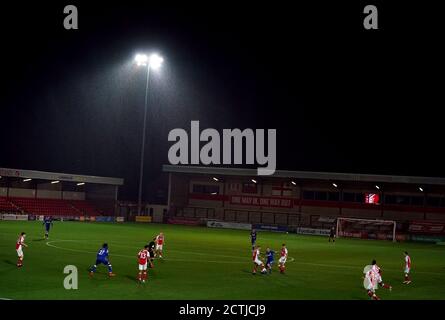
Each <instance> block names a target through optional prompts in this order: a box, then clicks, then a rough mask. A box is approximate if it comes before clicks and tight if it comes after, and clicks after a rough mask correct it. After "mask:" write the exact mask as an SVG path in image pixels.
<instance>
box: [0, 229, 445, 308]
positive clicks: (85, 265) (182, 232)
mask: <svg viewBox="0 0 445 320" xmlns="http://www.w3.org/2000/svg"><path fill="white" fill-rule="evenodd" d="M21 231H25V232H26V233H27V238H26V242H27V244H28V246H29V247H28V248H25V251H24V252H25V259H24V266H23V267H22V268H20V269H19V268H17V267H16V265H15V264H16V260H17V257H16V252H15V242H16V240H17V237H18V234H19V233H20V232H21ZM160 231H162V232H164V234H165V239H166V242H165V245H164V255H165V257H164V259H163V260H156V261H155V268H154V269H149V280H148V282H147V283H145V284H139V283H138V282H137V281H136V275H137V272H138V271H137V258H136V255H137V253H138V251H139V250H140V249H141V248H142V247H143V245H144V244H146V243H147V242H148V241H149V240H150V239H151V238H152V237H153V236H154V235H156V234H157V233H159V232H160ZM103 242H107V243H108V244H109V249H110V261H111V263H112V265H113V271H114V272H115V273H116V277H114V278H108V276H107V269H106V268H105V267H104V266H99V267H98V272H97V273H96V275H95V276H94V277H93V278H91V279H90V278H89V276H88V269H89V267H90V266H91V265H92V264H93V263H94V262H95V257H96V252H97V250H98V249H99V247H100V246H101V244H102V243H103ZM282 243H286V245H287V247H288V250H289V259H288V263H287V269H286V274H284V275H283V274H280V273H279V272H278V271H277V268H276V266H275V267H274V270H273V273H272V274H271V275H261V274H257V275H255V276H254V275H252V274H251V271H252V263H251V247H250V238H249V231H241V230H226V229H210V228H205V227H192V226H176V225H161V224H133V223H126V224H112V223H83V222H55V223H54V227H53V229H52V231H51V234H50V239H49V240H48V241H46V240H44V239H43V226H42V224H41V222H28V221H24V222H18V221H0V298H1V299H358V300H364V299H368V297H367V295H366V292H365V290H364V289H363V281H362V270H363V267H364V266H365V265H368V264H370V262H371V260H372V259H376V260H377V263H378V264H379V265H380V266H381V268H382V270H383V273H382V276H383V280H384V281H385V282H387V283H389V284H391V285H392V286H393V290H392V291H391V292H390V291H387V290H385V289H379V290H378V291H377V293H378V295H380V296H381V298H382V299H384V300H385V299H444V298H445V252H444V251H445V247H444V246H439V245H435V244H420V243H392V242H386V241H373V240H355V239H339V240H338V241H337V242H336V243H335V244H333V243H329V242H328V241H327V238H326V237H317V236H300V235H295V234H283V233H270V232H259V233H258V244H259V245H261V247H262V254H263V253H264V250H265V248H266V247H271V248H273V249H274V250H275V251H277V253H276V259H275V260H277V259H278V255H279V249H280V246H281V244H282ZM405 250H407V251H408V252H409V253H410V255H411V258H412V263H413V269H412V280H413V282H412V283H411V284H410V285H404V284H402V282H403V266H404V259H403V251H405ZM67 265H74V266H76V267H77V269H78V289H77V290H66V289H65V288H64V286H63V282H64V278H65V277H66V276H67V275H66V274H64V273H63V271H64V267H65V266H67Z"/></svg>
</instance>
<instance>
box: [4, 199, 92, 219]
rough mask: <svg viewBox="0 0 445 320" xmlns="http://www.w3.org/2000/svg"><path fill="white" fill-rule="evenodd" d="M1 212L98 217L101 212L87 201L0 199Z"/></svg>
mask: <svg viewBox="0 0 445 320" xmlns="http://www.w3.org/2000/svg"><path fill="white" fill-rule="evenodd" d="M0 210H1V211H4V212H23V213H26V214H33V215H57V216H80V215H89V216H98V215H100V213H99V211H98V210H96V208H95V207H94V206H93V205H92V204H90V203H89V202H88V201H86V200H61V199H33V198H18V197H13V198H5V197H0Z"/></svg>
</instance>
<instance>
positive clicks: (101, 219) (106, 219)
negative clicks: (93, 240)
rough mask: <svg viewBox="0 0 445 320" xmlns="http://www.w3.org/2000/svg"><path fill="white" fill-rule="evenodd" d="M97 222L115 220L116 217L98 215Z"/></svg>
mask: <svg viewBox="0 0 445 320" xmlns="http://www.w3.org/2000/svg"><path fill="white" fill-rule="evenodd" d="M96 221H97V222H114V217H106V216H97V217H96Z"/></svg>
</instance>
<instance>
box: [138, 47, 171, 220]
mask: <svg viewBox="0 0 445 320" xmlns="http://www.w3.org/2000/svg"><path fill="white" fill-rule="evenodd" d="M134 60H135V62H136V64H137V65H138V66H146V67H147V78H146V83H145V100H144V126H143V130H142V146H141V163H140V172H139V192H138V215H140V214H141V211H142V181H143V176H144V154H145V132H146V128H147V106H148V87H149V80H150V69H153V70H158V69H159V68H160V67H161V65H162V63H163V61H164V59H163V58H162V57H161V56H159V55H158V54H156V53H153V54H151V55H150V56H147V55H146V54H137V55H136V57H135V58H134Z"/></svg>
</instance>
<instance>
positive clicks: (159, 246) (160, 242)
mask: <svg viewBox="0 0 445 320" xmlns="http://www.w3.org/2000/svg"><path fill="white" fill-rule="evenodd" d="M155 242H156V249H155V252H156V256H157V257H158V258H161V259H162V254H163V247H164V242H165V238H164V234H163V233H162V232H160V233H159V234H158V235H157V236H156V240H155Z"/></svg>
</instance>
